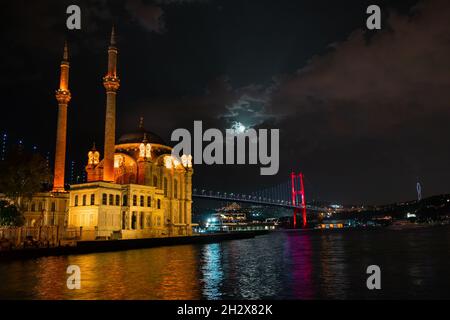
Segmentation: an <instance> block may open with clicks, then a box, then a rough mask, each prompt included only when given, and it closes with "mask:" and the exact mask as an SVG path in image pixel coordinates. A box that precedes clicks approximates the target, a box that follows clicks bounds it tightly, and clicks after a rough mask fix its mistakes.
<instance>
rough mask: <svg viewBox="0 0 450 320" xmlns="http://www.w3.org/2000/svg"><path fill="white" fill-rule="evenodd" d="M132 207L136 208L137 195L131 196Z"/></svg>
mask: <svg viewBox="0 0 450 320" xmlns="http://www.w3.org/2000/svg"><path fill="white" fill-rule="evenodd" d="M133 206H137V195H135V194H134V195H133Z"/></svg>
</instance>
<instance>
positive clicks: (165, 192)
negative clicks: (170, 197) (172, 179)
mask: <svg viewBox="0 0 450 320" xmlns="http://www.w3.org/2000/svg"><path fill="white" fill-rule="evenodd" d="M164 196H166V197H167V178H164Z"/></svg>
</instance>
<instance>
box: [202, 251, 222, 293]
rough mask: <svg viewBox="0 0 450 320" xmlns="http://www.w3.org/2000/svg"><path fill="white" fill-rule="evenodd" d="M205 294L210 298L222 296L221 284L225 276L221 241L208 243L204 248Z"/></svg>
mask: <svg viewBox="0 0 450 320" xmlns="http://www.w3.org/2000/svg"><path fill="white" fill-rule="evenodd" d="M201 262H202V267H201V270H202V275H203V276H202V281H203V286H204V287H203V291H202V292H203V295H204V296H205V297H206V298H207V299H209V300H216V299H220V298H221V297H222V292H221V285H222V281H223V278H224V274H223V270H222V265H223V261H222V249H221V244H220V243H213V244H208V245H206V246H204V247H203V250H202V258H201Z"/></svg>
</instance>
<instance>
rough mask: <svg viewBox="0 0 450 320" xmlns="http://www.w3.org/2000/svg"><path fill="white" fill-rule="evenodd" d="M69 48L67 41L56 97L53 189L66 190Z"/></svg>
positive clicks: (56, 190) (57, 190) (69, 97)
mask: <svg viewBox="0 0 450 320" xmlns="http://www.w3.org/2000/svg"><path fill="white" fill-rule="evenodd" d="M69 67H70V66H69V50H68V49H67V41H66V42H65V43H64V53H63V60H62V61H61V73H60V79H59V89H58V90H56V93H55V97H56V100H57V101H58V123H57V129H56V149H55V171H54V178H53V191H54V192H64V191H65V189H64V175H65V166H66V135H67V106H68V104H69V101H70V99H71V95H70V91H69Z"/></svg>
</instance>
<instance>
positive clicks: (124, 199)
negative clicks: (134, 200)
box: [122, 195, 128, 206]
mask: <svg viewBox="0 0 450 320" xmlns="http://www.w3.org/2000/svg"><path fill="white" fill-rule="evenodd" d="M122 206H128V196H127V195H124V196H123V201H122Z"/></svg>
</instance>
